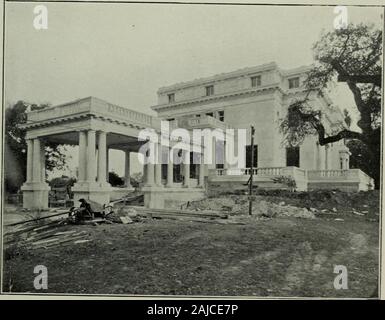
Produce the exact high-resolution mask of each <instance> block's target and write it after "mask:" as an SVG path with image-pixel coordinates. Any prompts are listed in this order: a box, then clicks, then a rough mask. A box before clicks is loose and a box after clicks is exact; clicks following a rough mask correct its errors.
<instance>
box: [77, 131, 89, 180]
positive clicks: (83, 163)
mask: <svg viewBox="0 0 385 320" xmlns="http://www.w3.org/2000/svg"><path fill="white" fill-rule="evenodd" d="M86 168H87V136H86V132H85V131H79V173H78V175H79V177H78V179H79V182H82V181H84V180H86Z"/></svg>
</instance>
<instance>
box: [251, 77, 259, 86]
mask: <svg viewBox="0 0 385 320" xmlns="http://www.w3.org/2000/svg"><path fill="white" fill-rule="evenodd" d="M260 85H261V76H254V77H251V86H252V87H259V86H260Z"/></svg>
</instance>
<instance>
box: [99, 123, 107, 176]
mask: <svg viewBox="0 0 385 320" xmlns="http://www.w3.org/2000/svg"><path fill="white" fill-rule="evenodd" d="M106 151H107V133H106V132H104V131H100V132H99V136H98V183H99V184H106V183H107V180H106V160H107V156H106Z"/></svg>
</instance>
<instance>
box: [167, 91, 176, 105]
mask: <svg viewBox="0 0 385 320" xmlns="http://www.w3.org/2000/svg"><path fill="white" fill-rule="evenodd" d="M167 96H168V103H173V102H175V93H169V94H168V95H167Z"/></svg>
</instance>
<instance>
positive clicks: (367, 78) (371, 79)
mask: <svg viewBox="0 0 385 320" xmlns="http://www.w3.org/2000/svg"><path fill="white" fill-rule="evenodd" d="M381 79H382V77H381V74H374V75H342V74H339V75H338V78H337V80H338V82H347V81H349V80H350V81H354V82H357V83H372V84H374V85H376V86H378V87H381V86H382V81H381Z"/></svg>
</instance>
